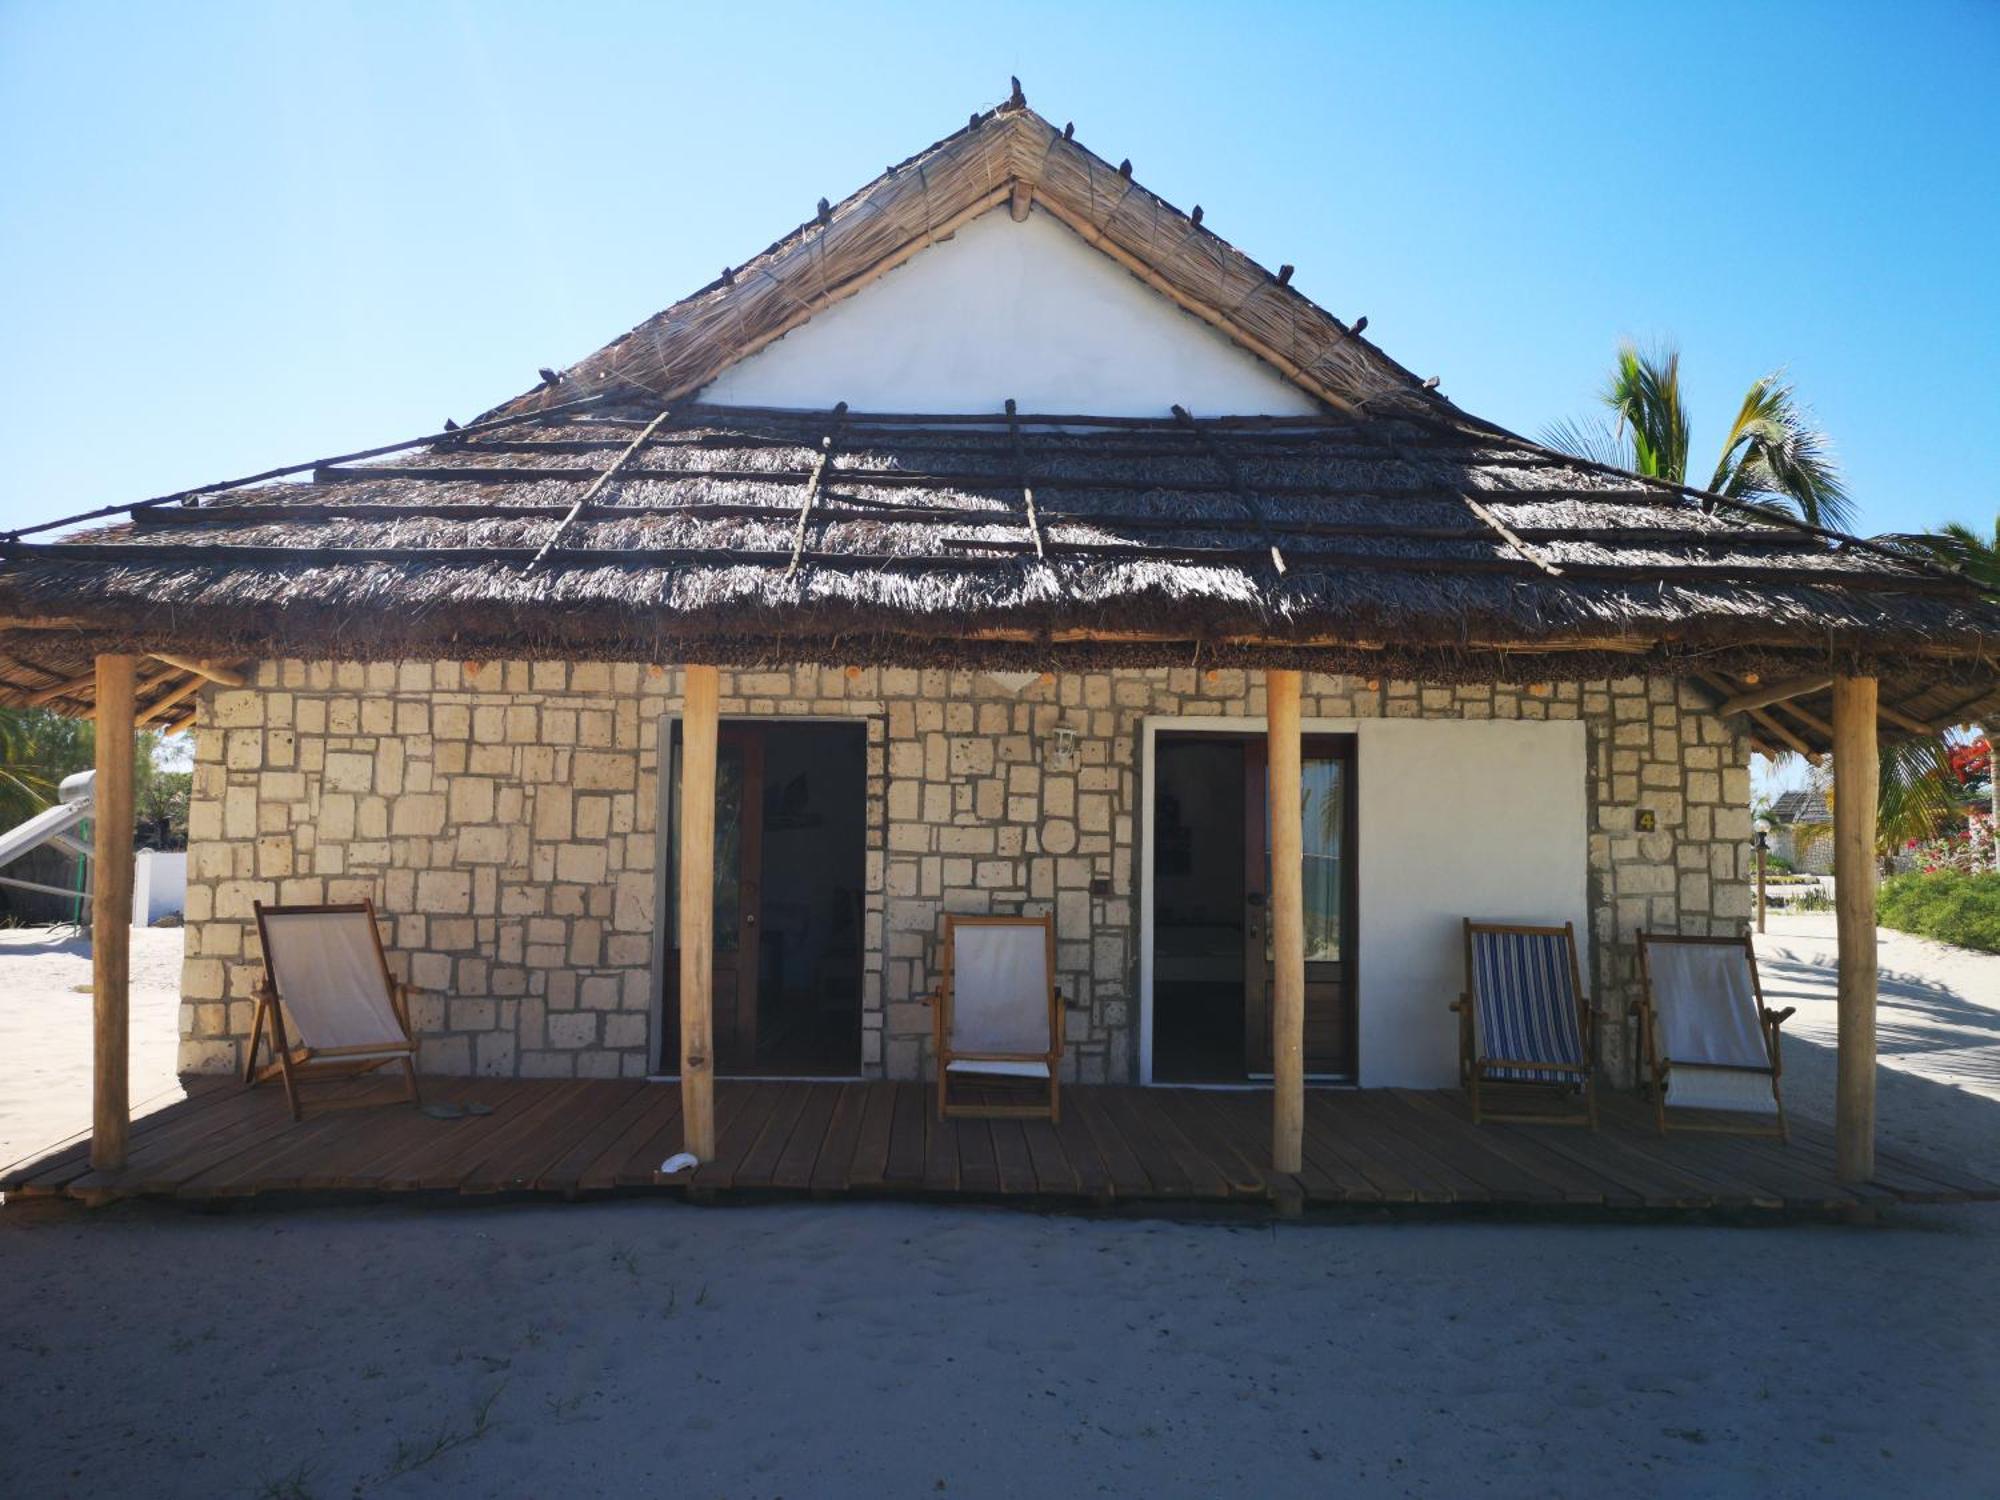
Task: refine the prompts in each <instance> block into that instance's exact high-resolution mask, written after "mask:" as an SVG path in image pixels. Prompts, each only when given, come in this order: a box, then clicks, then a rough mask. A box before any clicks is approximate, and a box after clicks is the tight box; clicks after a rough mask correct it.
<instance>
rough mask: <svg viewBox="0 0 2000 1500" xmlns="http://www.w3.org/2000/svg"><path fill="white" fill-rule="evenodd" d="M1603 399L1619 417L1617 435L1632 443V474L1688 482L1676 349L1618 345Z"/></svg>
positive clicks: (1684, 416) (1684, 415)
mask: <svg viewBox="0 0 2000 1500" xmlns="http://www.w3.org/2000/svg"><path fill="white" fill-rule="evenodd" d="M1603 401H1604V404H1605V405H1606V406H1608V407H1610V408H1611V410H1612V411H1614V412H1616V413H1617V414H1618V432H1619V433H1620V435H1621V436H1625V437H1629V439H1630V441H1631V445H1632V468H1633V470H1634V472H1636V473H1640V474H1645V475H1648V476H1650V477H1652V478H1655V479H1665V480H1669V481H1671V482H1672V483H1674V484H1685V483H1687V459H1688V419H1687V408H1686V407H1684V406H1683V405H1682V404H1681V356H1680V351H1679V350H1678V349H1673V348H1667V349H1663V350H1661V351H1660V352H1658V353H1656V354H1642V353H1641V352H1640V351H1639V348H1638V346H1637V345H1636V344H1632V343H1625V344H1621V345H1619V346H1618V363H1617V366H1616V367H1615V368H1614V369H1613V371H1612V374H1611V379H1610V380H1609V381H1608V382H1607V383H1606V385H1605V387H1604V393H1603Z"/></svg>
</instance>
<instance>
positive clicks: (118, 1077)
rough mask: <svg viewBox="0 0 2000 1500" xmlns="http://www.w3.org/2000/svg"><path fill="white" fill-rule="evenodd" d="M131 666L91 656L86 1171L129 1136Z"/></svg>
mask: <svg viewBox="0 0 2000 1500" xmlns="http://www.w3.org/2000/svg"><path fill="white" fill-rule="evenodd" d="M137 666H138V663H137V660H136V659H135V658H133V657H130V656H100V657H98V658H97V717H98V722H97V783H96V790H95V795H96V807H95V808H94V810H93V812H92V815H91V825H92V831H93V842H94V844H95V849H94V857H93V858H92V860H91V871H90V873H91V893H90V969H91V1056H92V1068H91V1100H90V1165H91V1168H92V1170H94V1171H98V1172H116V1171H118V1170H119V1169H120V1168H122V1167H123V1166H124V1165H125V1145H126V1141H127V1139H128V1138H129V1136H130V1135H131V1130H132V1104H131V1084H130V1069H131V1034H130V1015H131V970H132V819H133V795H134V793H133V786H132V782H133V766H132V755H133V728H132V718H133V712H134V709H133V703H134V699H135V697H136V694H137V680H138V672H137Z"/></svg>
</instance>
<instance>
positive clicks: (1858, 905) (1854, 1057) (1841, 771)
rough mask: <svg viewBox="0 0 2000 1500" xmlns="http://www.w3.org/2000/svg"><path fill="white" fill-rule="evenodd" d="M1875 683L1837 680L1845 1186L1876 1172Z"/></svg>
mask: <svg viewBox="0 0 2000 1500" xmlns="http://www.w3.org/2000/svg"><path fill="white" fill-rule="evenodd" d="M1875 688H1876V684H1875V679H1874V678H1872V677H1836V678H1835V679H1834V681H1833V901H1834V918H1835V922H1836V924H1837V926H1838V929H1839V946H1840V987H1839V992H1838V1005H1839V1013H1838V1019H1839V1037H1838V1041H1837V1043H1836V1051H1837V1056H1836V1068H1835V1087H1834V1109H1833V1121H1834V1130H1833V1133H1834V1165H1835V1169H1836V1171H1837V1173H1838V1175H1839V1177H1840V1180H1841V1181H1842V1182H1867V1181H1868V1180H1869V1179H1870V1178H1872V1177H1873V1176H1874V1175H1875V981H1876V971H1875V810H1876V808H1875V804H1876V799H1877V795H1878V789H1879V783H1878V779H1877V778H1878V777H1879V776H1880V774H1881V764H1880V752H1879V751H1878V749H1877V747H1876V741H1875Z"/></svg>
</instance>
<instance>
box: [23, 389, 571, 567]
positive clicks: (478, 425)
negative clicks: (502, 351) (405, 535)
mask: <svg viewBox="0 0 2000 1500" xmlns="http://www.w3.org/2000/svg"><path fill="white" fill-rule="evenodd" d="M608 394H609V393H606V392H599V393H598V394H596V395H591V396H581V397H579V398H577V399H576V400H574V401H566V402H564V403H562V404H561V405H560V406H551V407H547V408H545V409H543V410H541V411H530V412H517V413H515V414H514V415H512V416H506V417H490V418H488V419H487V420H485V421H483V422H472V423H469V424H467V425H466V426H464V427H453V428H448V429H446V430H445V431H443V432H433V433H429V434H426V435H425V436H423V437H418V438H408V439H406V440H405V441H403V442H400V443H384V444H383V445H382V446H380V447H378V448H357V449H355V450H354V451H353V452H352V453H337V454H335V455H334V456H333V457H331V458H315V459H310V460H308V461H307V462H305V463H302V464H287V465H285V467H283V468H282V469H266V470H264V471H263V472H262V473H261V474H246V475H244V476H243V477H242V478H241V479H225V480H222V481H221V482H219V483H217V484H202V485H196V486H195V487H194V488H193V489H191V490H175V491H173V492H172V493H171V494H166V495H155V496H154V497H153V498H152V499H150V500H135V501H134V502H132V503H131V504H130V505H100V506H98V507H97V509H95V510H86V511H79V512H78V513H77V514H76V515H73V516H64V517H63V518H62V519H61V520H59V521H43V522H41V523H40V524H39V525H35V526H22V527H20V528H18V529H17V530H14V531H9V532H5V533H0V536H4V537H5V539H6V540H9V541H13V540H16V539H18V538H20V537H24V536H35V535H37V534H38V533H40V532H44V531H54V530H56V529H58V528H59V527H63V526H75V525H78V524H80V523H82V522H84V521H101V520H103V519H104V518H105V517H107V516H122V515H125V514H127V513H128V512H131V513H136V512H139V511H144V510H152V509H154V508H155V507H158V506H162V505H172V504H174V503H175V502H177V501H182V500H195V499H198V498H200V497H201V496H203V495H214V494H219V493H220V492H222V491H223V490H235V489H241V488H243V486H245V485H249V484H261V483H263V482H264V481H265V480H267V479H283V478H285V477H287V476H288V475H292V474H303V473H305V472H306V471H307V470H309V469H323V468H326V467H328V466H329V465H331V464H345V463H354V462H356V461H357V460H360V459H364V458H380V457H382V456H383V455H384V454H388V453H400V452H402V451H403V450H404V449H406V448H423V447H428V446H431V445H433V444H436V443H447V442H452V441H454V440H455V439H458V438H462V437H465V436H467V435H468V434H473V433H480V432H491V431H492V430H493V429H494V428H496V427H511V426H513V425H514V424H516V423H519V422H528V421H532V420H534V419H535V418H536V417H550V416H554V415H556V414H557V413H559V412H566V411H576V410H578V409H579V408H582V407H585V406H589V405H591V404H592V403H594V402H598V401H603V400H605V399H607V396H608Z"/></svg>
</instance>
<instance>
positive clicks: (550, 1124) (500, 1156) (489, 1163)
mask: <svg viewBox="0 0 2000 1500" xmlns="http://www.w3.org/2000/svg"><path fill="white" fill-rule="evenodd" d="M631 1093H632V1087H631V1085H630V1084H627V1083H623V1082H620V1081H618V1080H616V1079H594V1080H592V1081H590V1082H587V1083H582V1084H581V1085H580V1086H579V1089H578V1091H577V1092H576V1093H575V1094H573V1095H570V1096H568V1097H567V1098H566V1101H565V1102H564V1103H563V1104H562V1105H561V1106H560V1107H559V1108H556V1109H554V1110H553V1111H552V1112H551V1113H549V1114H548V1115H546V1116H544V1117H543V1119H542V1126H541V1129H540V1130H539V1131H537V1132H536V1133H535V1134H534V1135H532V1136H528V1137H526V1138H525V1139H523V1140H522V1141H521V1142H520V1143H519V1144H512V1145H510V1144H508V1143H505V1142H499V1143H496V1144H495V1146H494V1147H493V1149H492V1150H491V1151H489V1152H488V1153H487V1154H486V1156H485V1157H484V1158H482V1159H481V1160H480V1162H479V1163H478V1165H476V1166H475V1167H473V1168H472V1169H471V1170H470V1171H468V1172H467V1173H466V1174H465V1175H464V1176H463V1177H461V1178H460V1179H459V1181H458V1190H459V1191H460V1192H461V1193H467V1194H480V1193H513V1192H520V1191H523V1190H524V1189H531V1188H533V1187H534V1186H535V1180H536V1178H537V1177H538V1176H539V1175H540V1173H541V1170H542V1168H543V1167H544V1166H545V1165H546V1164H547V1163H548V1162H549V1161H550V1160H551V1159H553V1158H554V1157H556V1156H560V1155H565V1154H567V1153H568V1152H570V1151H572V1150H574V1149H576V1148H577V1146H578V1144H579V1143H580V1142H582V1141H583V1140H584V1139H585V1138H586V1137H587V1136H589V1135H590V1134H591V1133H592V1132H593V1131H595V1130H596V1129H597V1128H598V1127H599V1126H600V1125H601V1124H602V1123H603V1121H604V1118H605V1116H607V1115H611V1114H615V1113H617V1110H618V1106H619V1103H620V1101H622V1100H626V1099H629V1098H630V1097H631Z"/></svg>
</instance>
